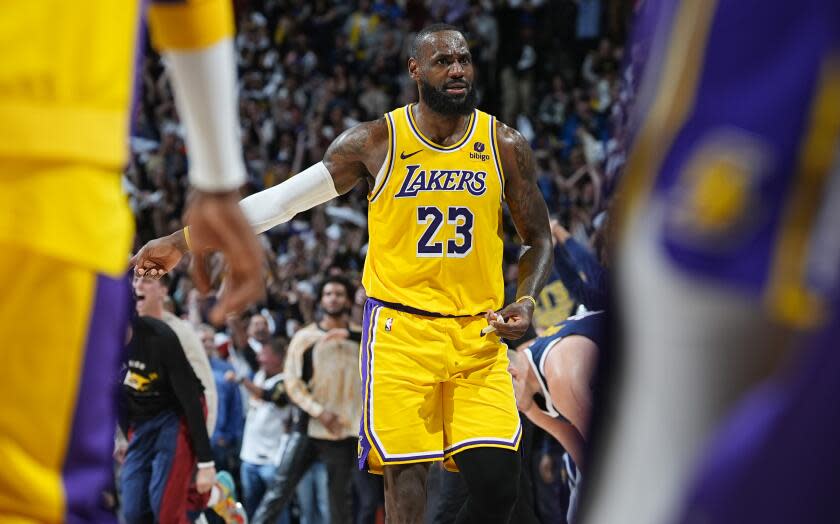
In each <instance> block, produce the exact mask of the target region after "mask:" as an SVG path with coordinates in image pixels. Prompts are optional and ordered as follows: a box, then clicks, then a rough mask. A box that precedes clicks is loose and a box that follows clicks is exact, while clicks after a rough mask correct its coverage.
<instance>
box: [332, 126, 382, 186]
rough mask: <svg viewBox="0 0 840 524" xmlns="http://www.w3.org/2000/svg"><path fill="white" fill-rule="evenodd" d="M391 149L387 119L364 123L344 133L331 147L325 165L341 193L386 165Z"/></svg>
mask: <svg viewBox="0 0 840 524" xmlns="http://www.w3.org/2000/svg"><path fill="white" fill-rule="evenodd" d="M387 152H388V125H387V124H386V123H385V119H384V118H380V119H379V120H374V121H372V122H363V123H361V124H359V125H356V126H353V127H351V128H350V129H348V130H347V131H345V132H343V133H341V134H340V135H338V137H336V139H335V140H333V142H332V143H331V144H330V146H329V147H328V148H327V152H326V153H325V154H324V165H325V166H326V168H327V170H328V171H329V172H330V176H331V177H332V179H333V183H334V184H335V189H336V191H338V193H339V194H341V195H343V194H344V193H347V192H348V191H350V190H351V189H353V187H354V186H355V185H356V184H357V183H358V182H359V180H360V179H363V178H367V177H370V176H371V174H375V173H377V172H378V171H379V168H380V167H382V163H383V162H384V161H385V155H386V154H387Z"/></svg>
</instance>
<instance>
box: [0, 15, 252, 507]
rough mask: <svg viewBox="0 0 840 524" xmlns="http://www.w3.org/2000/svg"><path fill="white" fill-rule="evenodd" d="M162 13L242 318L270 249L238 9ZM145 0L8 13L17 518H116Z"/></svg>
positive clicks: (3, 481) (195, 204) (6, 190)
mask: <svg viewBox="0 0 840 524" xmlns="http://www.w3.org/2000/svg"><path fill="white" fill-rule="evenodd" d="M153 3H154V5H153V6H152V7H151V8H150V11H149V17H150V20H149V21H150V25H151V29H152V37H153V40H154V42H155V44H156V45H157V47H158V48H159V49H161V51H162V52H163V55H164V56H165V57H166V59H167V61H168V63H169V64H170V65H171V66H172V67H171V69H172V75H173V80H174V87H175V92H176V97H177V99H176V101H177V102H178V108H179V112H180V114H181V117H182V119H183V121H184V123H185V124H186V129H187V144H188V146H189V151H190V166H191V172H190V180H191V183H192V184H193V187H194V188H195V189H196V192H195V194H194V198H193V199H192V202H191V205H190V211H189V213H188V221H190V222H191V223H196V224H201V225H202V227H203V229H204V230H205V231H207V232H208V234H211V235H213V236H214V237H215V238H216V239H217V240H218V241H219V244H218V245H219V247H220V248H221V249H222V250H223V251H225V252H226V253H227V254H228V261H229V263H230V264H231V268H232V272H233V273H234V274H235V276H236V279H235V280H236V282H237V283H239V284H240V285H239V287H238V288H236V289H235V290H234V292H232V293H231V294H230V295H229V296H228V301H227V302H225V303H224V304H223V305H222V308H223V309H229V308H237V307H239V306H240V305H242V304H243V303H246V302H248V301H250V300H251V299H252V298H254V297H255V296H257V295H258V294H259V293H260V292H261V291H262V290H261V283H262V281H261V279H260V273H259V272H260V268H261V263H260V258H259V256H260V251H259V246H258V244H257V243H256V239H255V238H254V236H253V234H251V232H250V230H249V228H248V227H247V223H246V222H245V220H244V219H243V217H242V214H241V212H240V211H239V209H238V208H237V206H236V200H237V197H236V191H235V189H236V188H237V187H238V186H239V185H240V184H241V183H242V182H243V180H244V168H243V166H242V165H241V162H240V160H239V158H240V156H241V153H240V146H239V143H238V138H237V137H236V135H235V133H234V131H235V129H236V128H237V126H236V115H237V107H238V106H237V103H236V97H235V63H234V58H233V47H232V41H231V34H232V32H233V21H232V13H231V8H230V5H229V4H230V2H229V1H227V0H205V1H180V2H174V1H167V2H153ZM141 4H143V3H142V2H139V1H136V0H135V1H126V2H112V1H103V0H96V1H93V2H85V3H84V4H79V3H76V2H65V1H59V0H49V1H41V2H3V3H2V6H0V41H2V44H3V48H4V50H5V51H4V52H3V53H2V56H0V246H2V252H3V262H2V271H0V274H1V275H0V289H2V290H3V300H2V302H0V338H2V340H3V344H4V359H5V362H6V373H5V374H4V377H3V380H2V382H0V413H2V414H3V415H2V416H0V457H2V460H3V464H4V465H5V467H3V468H0V520H3V521H19V522H22V521H29V522H36V521H37V522H82V521H84V522H101V521H113V520H114V517H113V515H111V514H109V513H106V512H105V511H104V510H102V509H100V508H101V506H100V500H101V493H102V491H103V490H105V489H106V488H107V487H108V485H109V484H110V482H111V477H112V473H111V451H112V449H113V440H112V436H113V428H114V426H115V415H114V412H113V411H114V410H113V405H114V398H113V396H112V394H111V393H112V392H113V387H112V383H111V381H112V377H115V376H116V372H117V365H118V352H119V350H120V348H122V346H123V343H124V342H125V340H124V338H125V328H126V322H127V319H128V313H129V307H130V301H129V285H128V282H127V281H126V280H125V279H124V278H122V275H123V274H124V270H125V267H126V257H127V254H128V253H129V250H130V247H131V240H132V223H133V220H132V217H131V213H130V211H129V208H128V206H127V205H126V197H125V195H124V194H123V191H122V189H121V186H120V172H121V171H122V169H123V167H124V166H125V164H126V161H127V159H128V147H127V144H128V140H127V138H128V136H127V134H128V129H129V113H130V112H129V103H130V100H131V91H132V84H133V76H134V73H133V71H132V63H134V61H135V59H136V58H137V52H138V50H139V49H140V46H138V45H137V44H138V41H139V39H140V32H139V28H140V25H141V24H140V19H141V15H142V13H141V12H140V9H141ZM220 312H221V311H220ZM220 312H218V313H220ZM218 313H217V314H218ZM36 336H37V340H38V344H37V346H35V345H34V344H33V340H35V339H36ZM22 391H27V392H28V393H27V394H25V395H22V394H21V393H20V392H22Z"/></svg>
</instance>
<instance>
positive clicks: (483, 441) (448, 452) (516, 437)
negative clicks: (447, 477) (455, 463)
mask: <svg viewBox="0 0 840 524" xmlns="http://www.w3.org/2000/svg"><path fill="white" fill-rule="evenodd" d="M521 435H522V424H521V423H520V424H519V425H518V427H517V428H516V434H515V435H514V436H513V439H512V440H504V439H498V438H494V439H472V440H468V441H466V442H461V443H460V444H456V445H455V446H452V447H450V448H447V450H446V455H452V454H453V453H456V452H457V451H458V450H460V449H463V448H465V447H467V446H480V445H493V444H495V445H499V446H513V447H516V446H517V445H518V444H519V437H520V436H521Z"/></svg>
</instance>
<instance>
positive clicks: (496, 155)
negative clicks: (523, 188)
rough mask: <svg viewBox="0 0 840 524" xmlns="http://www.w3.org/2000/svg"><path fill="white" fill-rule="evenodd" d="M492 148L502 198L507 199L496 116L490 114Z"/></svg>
mask: <svg viewBox="0 0 840 524" xmlns="http://www.w3.org/2000/svg"><path fill="white" fill-rule="evenodd" d="M490 149H492V150H493V151H492V153H493V163H494V164H495V165H496V175H497V176H498V177H499V189H500V190H501V194H500V200H502V201H504V199H505V172H504V171H503V170H502V159H501V157H500V156H499V145H498V140H497V138H496V117H495V116H492V115H491V116H490Z"/></svg>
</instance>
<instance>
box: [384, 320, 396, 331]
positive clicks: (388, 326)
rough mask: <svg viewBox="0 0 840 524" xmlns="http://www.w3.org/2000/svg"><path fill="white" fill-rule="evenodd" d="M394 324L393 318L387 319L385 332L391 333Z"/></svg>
mask: <svg viewBox="0 0 840 524" xmlns="http://www.w3.org/2000/svg"><path fill="white" fill-rule="evenodd" d="M393 323H394V319H393V318H388V319H385V331H391V325H393Z"/></svg>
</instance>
